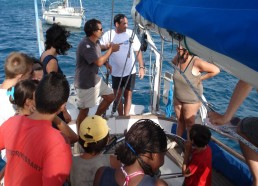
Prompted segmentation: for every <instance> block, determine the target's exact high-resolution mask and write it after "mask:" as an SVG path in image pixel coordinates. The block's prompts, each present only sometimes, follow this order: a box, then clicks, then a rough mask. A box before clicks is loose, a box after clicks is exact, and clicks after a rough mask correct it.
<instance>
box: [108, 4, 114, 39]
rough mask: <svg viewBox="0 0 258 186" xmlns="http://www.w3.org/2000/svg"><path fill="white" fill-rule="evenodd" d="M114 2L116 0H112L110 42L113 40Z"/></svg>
mask: <svg viewBox="0 0 258 186" xmlns="http://www.w3.org/2000/svg"><path fill="white" fill-rule="evenodd" d="M114 4H115V0H112V12H111V19H110V33H109V42H111V33H112V25H113V17H114Z"/></svg>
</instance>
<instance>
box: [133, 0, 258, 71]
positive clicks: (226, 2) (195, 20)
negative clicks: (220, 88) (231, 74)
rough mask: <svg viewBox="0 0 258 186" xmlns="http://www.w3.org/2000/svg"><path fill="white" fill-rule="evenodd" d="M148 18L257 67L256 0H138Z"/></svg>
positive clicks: (257, 68)
mask: <svg viewBox="0 0 258 186" xmlns="http://www.w3.org/2000/svg"><path fill="white" fill-rule="evenodd" d="M136 10H137V11H138V12H139V13H140V14H141V16H143V17H144V18H145V19H147V20H148V21H150V22H153V23H155V24H156V25H157V26H159V27H162V28H165V29H167V30H169V31H175V32H178V33H180V34H183V35H185V36H187V37H190V38H192V39H194V40H195V41H197V42H198V43H200V44H202V45H204V46H206V47H208V48H210V49H212V50H214V51H216V52H218V53H221V54H224V55H226V56H228V57H230V58H232V59H234V60H236V61H239V62H240V63H242V64H244V65H246V66H248V67H250V68H252V69H253V70H255V71H258V1H257V0H249V1H243V0H215V1H211V0H141V1H140V3H139V4H138V5H137V6H136Z"/></svg>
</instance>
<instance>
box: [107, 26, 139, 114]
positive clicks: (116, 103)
mask: <svg viewBox="0 0 258 186" xmlns="http://www.w3.org/2000/svg"><path fill="white" fill-rule="evenodd" d="M135 29H136V28H135V27H134V30H133V32H132V34H131V37H130V38H129V48H128V52H127V57H126V59H125V64H124V67H123V71H122V74H121V78H120V81H119V84H118V88H117V92H116V96H115V101H114V103H113V109H112V112H111V117H113V116H114V113H115V112H116V110H117V107H118V105H119V104H120V101H121V98H122V95H123V93H124V88H123V89H122V94H121V95H120V97H119V100H118V101H117V98H118V92H119V91H118V90H120V87H121V83H122V79H123V76H124V71H125V67H126V64H127V61H128V56H129V55H130V52H131V47H132V43H133V40H134V37H135ZM139 50H140V49H139ZM137 56H138V55H137ZM135 60H136V58H135ZM134 64H135V62H134ZM134 64H133V66H132V68H131V71H130V74H129V76H128V78H127V81H126V82H128V79H129V78H130V77H131V72H132V70H133V68H134ZM126 86H127V83H126V84H125V87H126Z"/></svg>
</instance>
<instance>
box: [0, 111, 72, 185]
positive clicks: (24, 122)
mask: <svg viewBox="0 0 258 186" xmlns="http://www.w3.org/2000/svg"><path fill="white" fill-rule="evenodd" d="M0 149H6V155H7V165H6V169H5V178H4V179H5V186H9V185H21V186H22V185H24V186H25V185H26V186H35V185H37V186H41V185H46V186H59V185H60V186H61V185H62V184H63V183H64V181H65V179H66V178H67V177H68V175H69V172H70V168H71V164H72V155H71V150H70V145H69V143H68V142H67V141H66V139H65V138H64V136H62V134H61V132H60V131H58V130H56V129H54V128H53V127H52V123H51V122H50V121H46V120H32V119H30V118H28V117H26V116H19V115H17V116H14V117H11V118H10V119H8V120H7V121H6V122H4V123H3V125H2V126H1V127H0Z"/></svg>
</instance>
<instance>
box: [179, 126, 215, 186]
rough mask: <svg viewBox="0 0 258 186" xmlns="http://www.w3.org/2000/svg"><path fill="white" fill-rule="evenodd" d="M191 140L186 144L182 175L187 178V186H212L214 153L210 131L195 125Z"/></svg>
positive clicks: (191, 131)
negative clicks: (210, 143) (210, 145)
mask: <svg viewBox="0 0 258 186" xmlns="http://www.w3.org/2000/svg"><path fill="white" fill-rule="evenodd" d="M189 135H190V140H191V141H186V142H185V155H184V162H183V166H182V173H183V175H184V176H185V177H186V178H185V181H184V185H185V186H197V185H198V186H210V185H211V171H212V152H211V148H210V147H209V146H208V143H209V141H210V139H211V132H210V130H209V129H208V128H207V127H206V126H203V125H199V124H195V125H193V127H192V128H191V130H190V134H189Z"/></svg>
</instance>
